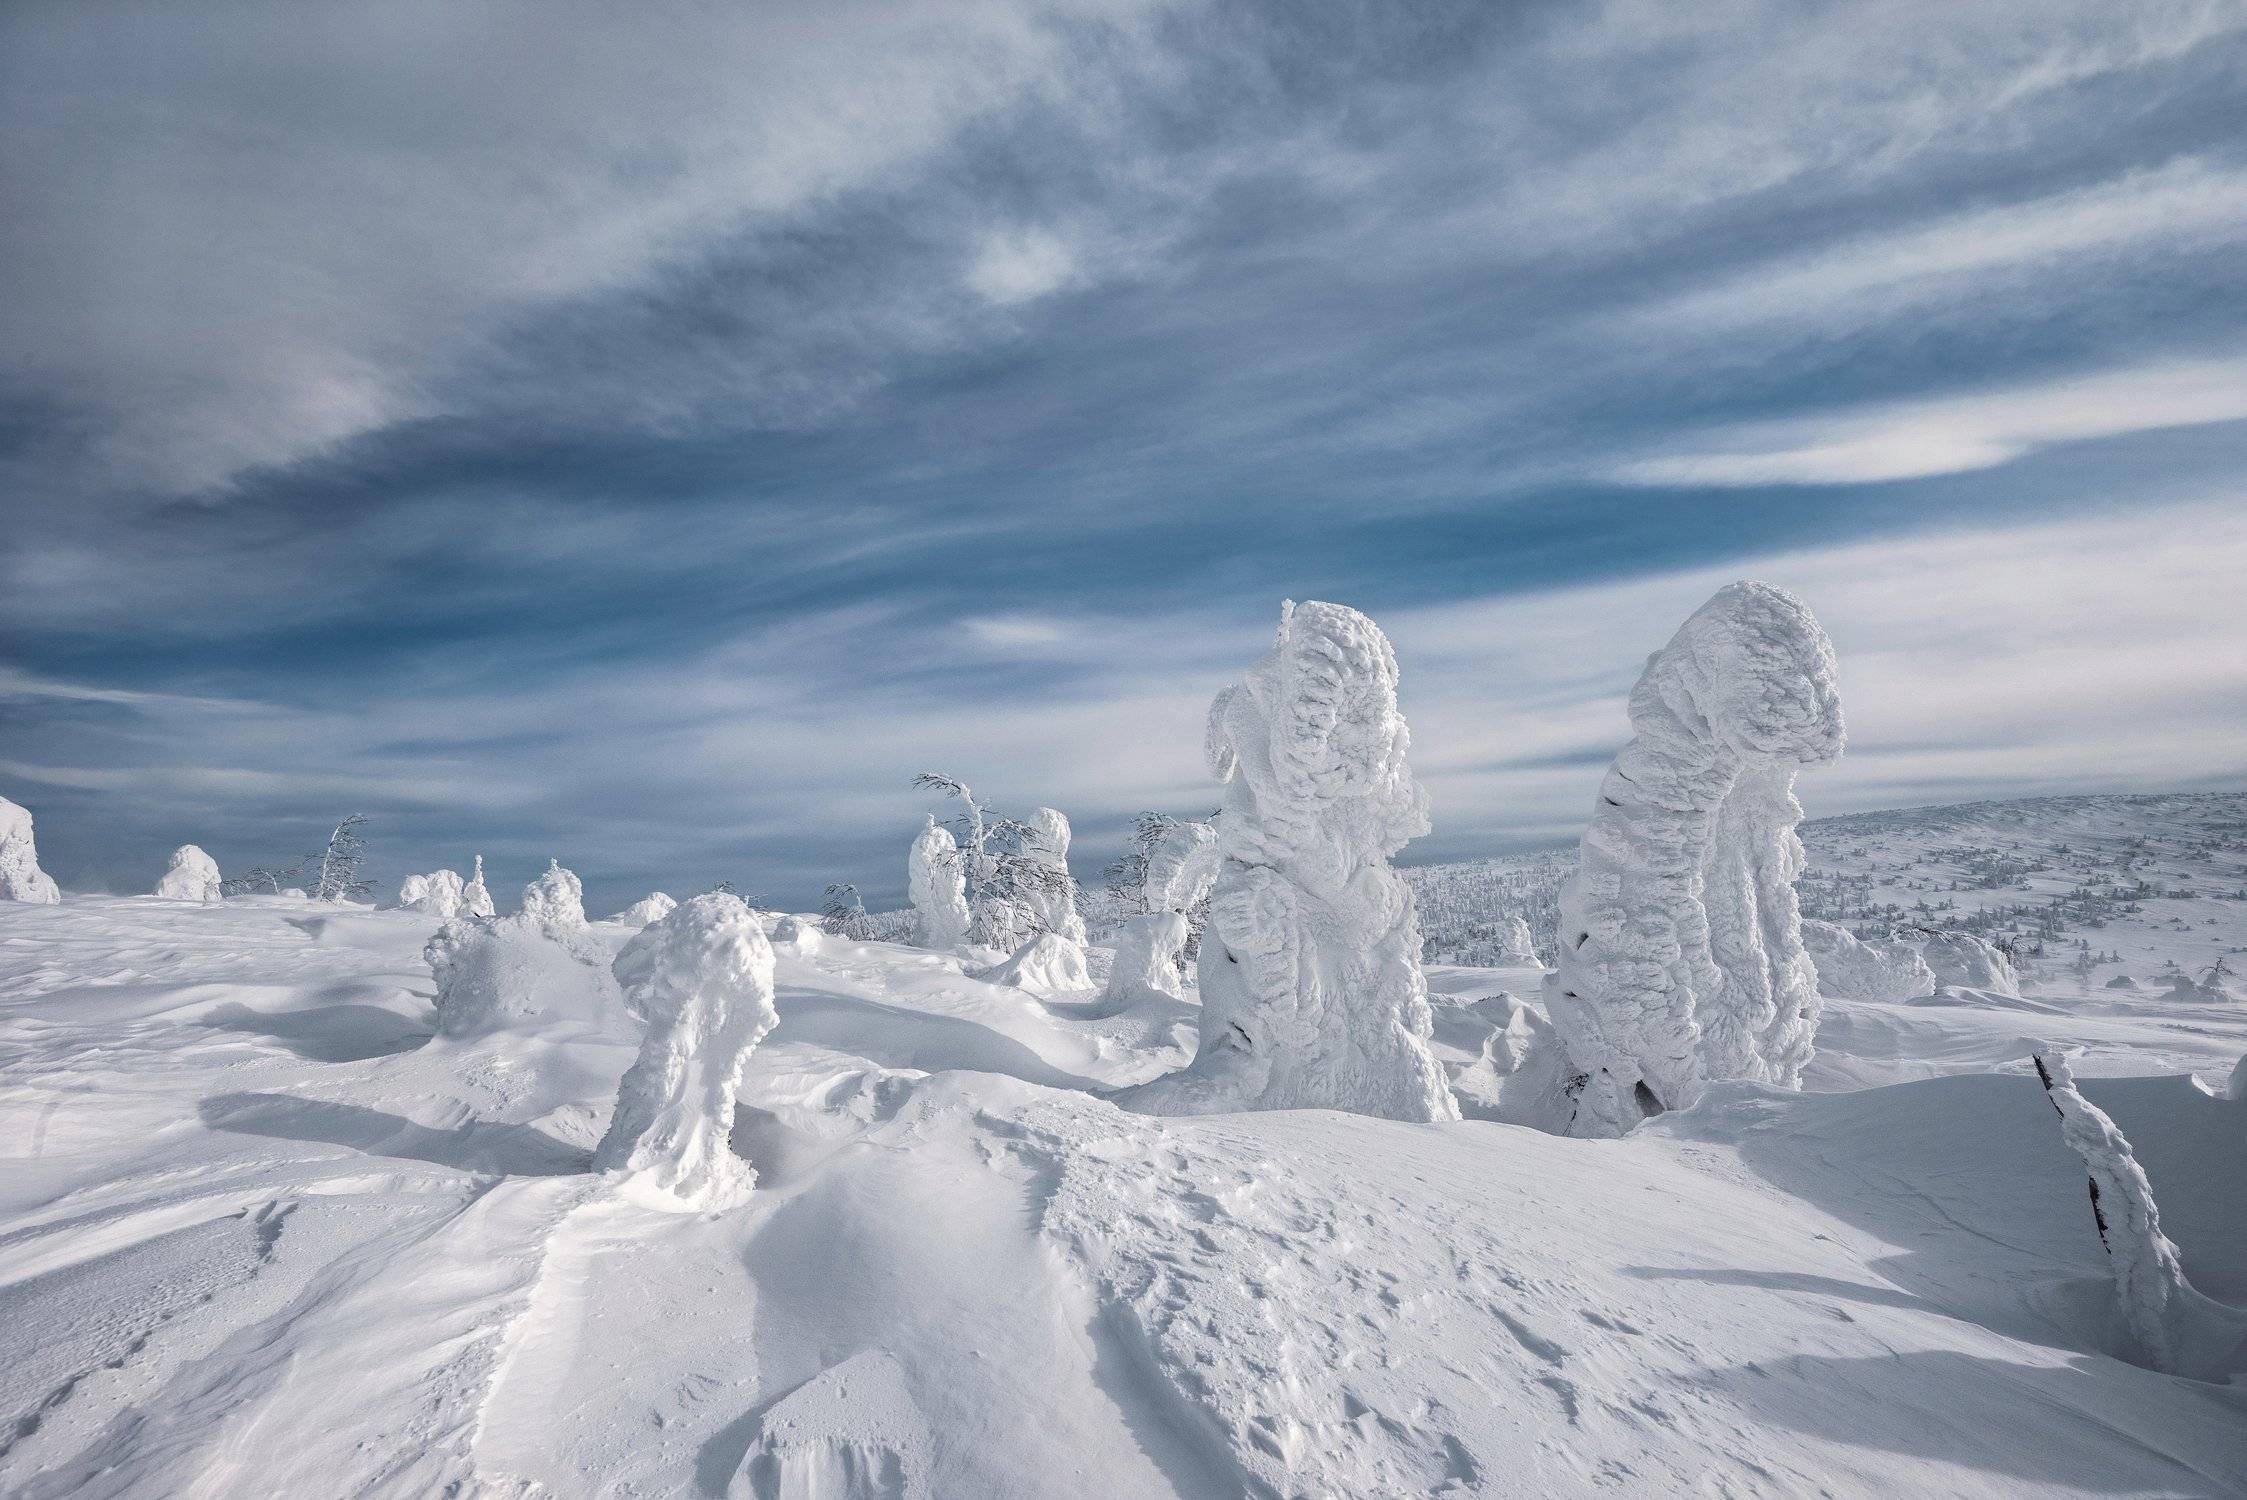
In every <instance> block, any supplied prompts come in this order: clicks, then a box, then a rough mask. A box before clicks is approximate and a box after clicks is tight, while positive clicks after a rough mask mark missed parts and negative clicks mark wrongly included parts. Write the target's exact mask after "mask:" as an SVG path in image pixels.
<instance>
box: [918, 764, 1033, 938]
mask: <svg viewBox="0 0 2247 1500" xmlns="http://www.w3.org/2000/svg"><path fill="white" fill-rule="evenodd" d="M913 785H914V786H916V787H919V788H920V789H921V790H923V791H932V792H941V793H943V794H944V795H946V796H948V797H956V798H958V799H959V801H960V806H961V807H962V809H964V810H963V811H962V813H961V814H960V817H959V819H958V821H957V822H956V824H955V825H954V827H953V830H952V831H953V834H954V836H955V842H956V843H957V844H958V846H959V850H960V862H961V873H962V875H963V877H964V879H965V882H966V885H967V904H968V911H969V913H970V915H971V922H970V925H969V928H968V941H970V942H972V943H976V944H979V945H981V946H983V947H987V948H998V949H1002V950H1004V951H1006V952H1010V953H1011V952H1013V951H1014V950H1015V949H1016V948H1019V947H1020V946H1022V944H1023V943H1024V942H1025V941H1027V940H1028V939H1030V938H1032V937H1035V936H1036V935H1037V934H1038V933H1040V932H1043V931H1046V930H1047V929H1046V927H1045V925H1044V916H1043V912H1044V910H1045V902H1046V898H1047V897H1048V896H1049V895H1050V894H1051V893H1052V891H1053V889H1054V887H1055V886H1056V885H1057V884H1058V883H1061V882H1066V881H1067V880H1068V870H1067V868H1066V866H1063V867H1062V868H1060V869H1059V870H1056V868H1055V866H1054V862H1053V859H1052V856H1051V855H1050V854H1048V853H1046V852H1045V851H1044V850H1043V849H1042V848H1040V847H1039V842H1038V837H1039V836H1038V832H1037V830H1036V829H1034V828H1033V827H1032V826H1031V825H1030V824H1028V823H1024V822H1021V821H1019V820H1018V819H1014V818H1005V817H998V816H996V815H994V814H993V813H992V811H991V808H990V806H989V804H987V803H985V802H983V801H982V800H981V799H980V798H978V797H977V796H976V795H975V793H974V792H973V791H972V790H971V789H970V788H969V787H968V785H967V784H966V783H965V782H962V781H959V780H956V779H955V778H953V777H950V776H939V775H937V774H936V773H934V772H930V771H924V772H922V773H921V774H920V775H918V776H916V777H914V778H913ZM1064 826H1065V825H1064Z"/></svg>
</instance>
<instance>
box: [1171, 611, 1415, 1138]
mask: <svg viewBox="0 0 2247 1500" xmlns="http://www.w3.org/2000/svg"><path fill="white" fill-rule="evenodd" d="M1410 744H1411V737H1410V734H1409V733H1408V731H1407V729H1406V727H1405V721H1404V716H1403V714H1401V713H1400V712H1398V709H1397V661H1396V653H1395V652H1394V651H1393V650H1392V649H1391V648H1390V645H1389V640H1388V637H1387V636H1385V635H1383V634H1382V633H1381V630H1380V628H1379V627H1378V626H1376V625H1375V624H1374V623H1373V622H1372V621H1371V620H1369V619H1367V618H1366V617H1365V616H1364V615H1362V614H1360V613H1358V612H1357V611H1356V610H1354V609H1349V608H1347V607H1345V606H1343V605H1339V604H1324V603H1307V604H1302V605H1297V604H1295V603H1293V602H1292V601H1291V602H1289V603H1287V604H1285V605H1283V606H1282V607H1281V610H1280V625H1279V633H1278V636H1277V638H1276V640H1275V641H1274V643H1273V645H1272V649H1271V651H1270V652H1269V653H1267V654H1266V655H1265V656H1264V658H1263V659H1262V660H1261V661H1259V662H1257V663H1256V665H1255V666H1254V667H1252V668H1250V670H1249V672H1248V673H1247V675H1246V676H1245V677H1244V678H1243V679H1242V680H1241V681H1240V682H1238V683H1236V684H1234V685H1233V686H1231V687H1229V688H1226V689H1225V690H1224V691H1223V692H1221V693H1219V694H1218V695H1217V699H1216V701H1215V702H1214V703H1212V704H1211V706H1210V717H1209V731H1208V738H1207V741H1206V750H1207V753H1208V757H1209V763H1210V769H1211V771H1212V772H1213V773H1214V774H1215V775H1216V776H1217V777H1218V779H1219V780H1220V781H1223V782H1224V783H1225V784H1226V785H1225V802H1224V809H1223V813H1222V816H1221V817H1220V818H1219V820H1218V825H1217V842H1218V853H1219V857H1220V863H1219V869H1218V874H1217V878H1216V882H1215V884H1214V887H1213V888H1212V890H1211V893H1210V904H1209V924H1208V926H1207V928H1206V929H1205V930H1204V932H1203V934H1202V944H1201V953H1200V960H1199V963H1200V970H1199V972H1200V983H1201V1001H1202V1008H1201V1042H1200V1048H1199V1051H1198V1052H1197V1054H1196V1056H1195V1058H1194V1060H1193V1062H1192V1063H1190V1064H1189V1065H1188V1066H1187V1067H1186V1068H1185V1069H1184V1070H1183V1071H1182V1072H1180V1073H1178V1074H1175V1075H1173V1076H1172V1077H1170V1078H1167V1079H1158V1080H1156V1081H1155V1082H1154V1083H1151V1084H1148V1085H1145V1086H1143V1087H1142V1088H1140V1089H1137V1090H1134V1091H1132V1095H1131V1097H1132V1098H1133V1100H1134V1102H1136V1103H1138V1104H1139V1105H1141V1106H1142V1107H1145V1108H1150V1109H1155V1110H1161V1111H1168V1112H1177V1113H1200V1112H1207V1111H1215V1110H1236V1109H1320V1108H1324V1109H1341V1110H1350V1111H1353V1112H1356V1113H1360V1114H1370V1115H1382V1116H1387V1117H1389V1118H1391V1119H1398V1120H1452V1119H1457V1118H1458V1106H1457V1105H1456V1104H1454V1103H1453V1101H1452V1098H1451V1094H1450V1091H1449V1089H1448V1088H1447V1087H1446V1084H1445V1080H1444V1073H1443V1068H1442V1066H1441V1064H1439V1063H1438V1062H1437V1061H1436V1058H1435V1055H1434V1053H1433V1051H1432V1050H1431V1049H1430V1046H1429V1035H1430V1027H1431V1014H1430V1011H1429V1007H1428V996H1427V985H1426V981H1425V979H1424V978H1423V976H1422V975H1421V972H1420V931H1419V924H1418V922H1417V921H1416V920H1415V919H1414V916H1413V909H1412V893H1411V891H1410V890H1409V889H1408V888H1407V887H1406V885H1405V883H1404V880H1403V878H1402V877H1400V876H1399V875H1398V874H1397V873H1396V871H1395V870H1394V869H1392V868H1391V867H1390V864H1389V861H1390V859H1391V858H1392V857H1393V856H1394V855H1395V854H1396V852H1397V851H1398V850H1399V849H1402V848H1403V847H1404V846H1405V844H1406V843H1408V842H1409V841H1411V840H1412V839H1414V838H1416V837H1418V836H1419V835H1420V834H1423V833H1426V832H1427V831H1428V826H1429V825H1428V811H1427V797H1426V794H1425V793H1424V792H1423V791H1422V790H1421V788H1420V786H1419V784H1418V783H1417V782H1416V781H1415V780H1414V779H1413V776H1412V770H1411V767H1410V765H1409V764H1408V763H1407V760H1406V752H1407V750H1408V749H1409V747H1410Z"/></svg>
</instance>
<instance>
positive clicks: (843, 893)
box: [819, 881, 874, 943]
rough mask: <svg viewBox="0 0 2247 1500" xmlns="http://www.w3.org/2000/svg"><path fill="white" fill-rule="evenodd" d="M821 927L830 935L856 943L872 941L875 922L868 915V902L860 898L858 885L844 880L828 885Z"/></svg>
mask: <svg viewBox="0 0 2247 1500" xmlns="http://www.w3.org/2000/svg"><path fill="white" fill-rule="evenodd" d="M819 927H820V930H821V931H822V932H825V933H826V934H827V935H828V936H829V937H839V938H848V939H850V940H851V941H852V942H854V943H864V942H870V941H872V939H873V936H874V924H873V921H872V920H871V919H870V918H869V917H868V916H867V915H866V903H865V902H863V901H861V900H859V899H858V887H857V886H855V885H852V884H850V883H849V882H848V881H843V882H839V883H837V884H835V885H831V886H829V887H827V896H826V900H825V902H824V903H823V904H822V905H821V906H820V909H819Z"/></svg>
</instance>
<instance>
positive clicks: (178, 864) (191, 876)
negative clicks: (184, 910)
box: [156, 844, 224, 904]
mask: <svg viewBox="0 0 2247 1500" xmlns="http://www.w3.org/2000/svg"><path fill="white" fill-rule="evenodd" d="M223 884H224V882H223V881H221V880H220V879H219V874H218V861H217V860H215V859H213V858H211V857H210V856H209V855H208V854H205V853H204V852H203V851H202V850H201V849H199V848H197V847H196V846H195V845H193V844H182V845H180V846H179V847H178V848H177V849H174V850H173V851H172V859H171V863H170V864H169V865H168V866H167V867H166V868H165V870H164V875H163V878H162V879H160V880H158V881H157V882H156V894H157V895H159V896H162V897H164V898H165V899H166V900H168V901H201V902H204V903H205V904H208V903H210V902H213V901H217V900H220V899H222V895H221V889H220V888H221V886H222V885H223Z"/></svg>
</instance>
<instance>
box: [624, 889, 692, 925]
mask: <svg viewBox="0 0 2247 1500" xmlns="http://www.w3.org/2000/svg"><path fill="white" fill-rule="evenodd" d="M678 909H679V903H678V902H676V901H674V900H672V899H671V898H670V897H669V896H667V895H665V894H664V893H663V892H661V891H650V892H648V894H646V895H645V896H642V897H641V898H640V899H639V900H637V901H635V902H633V903H632V904H631V905H630V906H627V907H626V908H624V910H622V911H620V912H618V913H617V914H616V915H615V916H613V917H611V918H609V920H610V921H611V922H615V923H617V924H618V925H619V926H624V927H629V928H631V929H632V930H633V931H634V932H638V931H639V930H640V929H641V928H643V927H646V926H647V925H648V924H649V923H651V922H660V921H662V920H663V919H664V918H665V917H668V916H669V915H671V913H673V912H674V911H677V910H678Z"/></svg>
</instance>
